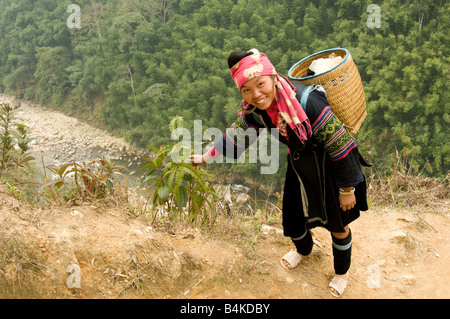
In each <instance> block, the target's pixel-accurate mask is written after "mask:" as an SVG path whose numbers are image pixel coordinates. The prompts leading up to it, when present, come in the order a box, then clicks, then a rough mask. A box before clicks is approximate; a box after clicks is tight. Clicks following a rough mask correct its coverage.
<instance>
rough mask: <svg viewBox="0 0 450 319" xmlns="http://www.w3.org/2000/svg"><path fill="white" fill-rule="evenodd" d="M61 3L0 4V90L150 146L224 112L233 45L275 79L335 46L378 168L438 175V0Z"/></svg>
mask: <svg viewBox="0 0 450 319" xmlns="http://www.w3.org/2000/svg"><path fill="white" fill-rule="evenodd" d="M72 3H73V1H72V0H65V1H51V0H38V1H34V0H0V8H1V10H0V62H1V65H0V92H1V91H3V92H5V93H8V94H14V95H16V97H17V98H24V99H30V100H34V101H38V102H41V103H45V104H47V105H49V106H52V107H54V108H58V109H61V110H63V111H64V112H67V113H71V114H78V115H80V116H81V115H83V114H84V116H86V114H91V116H92V117H94V118H95V119H98V121H99V123H102V125H104V126H106V127H108V128H109V129H110V130H111V131H114V132H115V133H117V134H120V135H123V136H125V137H126V138H128V139H129V140H130V141H131V142H133V143H135V144H137V145H140V146H146V145H155V146H157V145H160V144H167V143H170V142H171V136H170V131H169V125H168V124H169V122H170V120H171V119H172V118H173V117H174V116H176V115H178V116H181V117H183V119H184V123H185V125H186V126H187V127H189V128H192V126H193V121H194V120H203V128H204V129H206V128H208V127H217V128H219V129H221V130H224V129H225V127H226V126H227V124H229V123H231V122H232V121H233V120H234V118H235V116H236V115H237V110H238V108H239V101H240V97H239V94H238V92H237V90H236V89H235V86H234V84H233V83H232V80H231V77H230V75H229V71H228V68H227V63H226V59H227V57H228V55H229V53H230V52H231V51H233V50H236V49H242V50H248V49H251V48H258V49H259V50H260V51H262V52H264V53H266V54H267V55H268V56H269V58H270V59H271V61H272V62H273V63H274V65H275V66H276V68H277V70H278V72H280V73H282V74H285V75H287V71H288V70H289V68H290V67H291V66H292V65H293V64H294V63H296V62H297V61H299V60H300V59H302V58H304V57H306V56H307V55H309V54H312V53H314V52H317V51H320V50H323V49H328V48H333V47H345V48H347V49H349V50H350V52H351V53H352V56H353V59H354V60H355V62H356V64H357V66H358V69H359V71H360V74H361V78H362V80H363V84H364V89H365V94H366V99H367V111H368V116H367V118H366V121H365V123H364V124H363V126H362V128H361V130H360V132H359V133H358V136H357V139H358V142H359V144H360V145H361V151H362V152H363V153H364V154H365V156H367V157H368V160H370V161H372V162H374V163H375V165H376V167H377V170H378V172H380V173H384V172H385V171H388V170H389V168H390V167H391V165H392V164H393V163H394V162H395V161H396V158H395V156H396V154H397V153H396V151H398V152H399V154H401V156H402V158H403V159H405V161H407V165H412V167H413V168H414V169H416V170H417V171H420V172H421V173H422V174H424V175H431V176H444V175H446V174H447V173H448V171H449V168H450V146H449V143H448V142H447V137H448V136H449V135H450V130H449V126H450V112H449V102H448V101H449V91H448V82H447V81H449V80H450V76H449V75H450V71H449V67H450V55H449V48H450V43H449V36H448V30H449V29H450V25H449V24H450V4H449V2H448V1H444V0H411V1H404V0H385V1H374V0H364V1H357V0H337V1H331V0H320V1H311V0H282V1H267V0H258V1H256V0H221V1H219V0H203V1H199V0H123V1H105V0H92V1H91V0H78V1H77V2H76V4H77V5H78V6H79V8H80V12H79V19H78V20H79V22H81V27H80V28H78V27H76V26H75V27H73V25H71V24H70V23H69V22H70V21H69V22H68V21H67V19H68V18H69V17H70V16H71V14H73V12H75V11H73V12H72V11H70V12H68V10H67V8H68V6H69V5H70V4H72ZM372 4H375V5H376V6H373V5H372ZM371 5H372V6H371ZM377 9H379V10H377ZM75 19H77V18H75ZM281 162H283V161H281ZM235 169H236V170H238V171H239V170H242V165H241V166H240V167H236V168H235ZM256 169H257V167H256V165H252V170H249V171H250V172H252V171H253V172H256Z"/></svg>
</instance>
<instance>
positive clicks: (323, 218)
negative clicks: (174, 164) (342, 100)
mask: <svg viewBox="0 0 450 319" xmlns="http://www.w3.org/2000/svg"><path fill="white" fill-rule="evenodd" d="M228 66H229V68H230V72H231V76H232V78H233V80H234V82H235V83H236V86H237V87H238V89H239V90H240V93H241V94H242V99H243V106H244V108H243V110H242V112H240V114H239V117H238V119H237V120H236V122H235V123H234V124H233V125H232V127H231V128H229V129H227V131H226V132H225V134H224V136H223V138H221V139H218V140H217V141H216V142H215V143H214V147H213V148H211V149H210V150H209V151H208V152H207V153H205V154H203V155H195V154H194V155H191V158H190V159H191V162H192V163H193V164H194V165H196V164H198V163H208V162H210V161H211V160H212V159H213V158H215V157H217V156H220V155H224V156H227V157H234V158H237V157H239V156H240V154H241V153H242V152H243V151H245V149H246V148H247V147H248V146H249V145H250V144H251V143H252V142H253V141H254V139H253V140H252V139H251V138H249V137H248V136H243V137H240V135H239V134H240V133H239V132H242V131H245V129H248V128H255V129H256V130H257V132H258V130H259V129H263V128H277V129H278V131H279V133H280V134H279V139H280V141H281V142H282V143H284V144H286V145H287V146H288V159H287V160H288V168H287V172H286V181H285V186H284V195H283V210H282V211H283V228H284V235H285V236H288V237H290V238H291V240H292V242H293V243H294V245H295V248H296V249H295V250H291V251H290V252H288V253H287V254H286V255H284V256H283V257H282V259H281V265H282V266H283V267H285V268H286V269H293V268H294V267H296V266H297V265H298V264H299V263H300V261H301V260H302V258H303V257H305V256H307V255H309V254H310V253H311V250H312V248H313V240H312V236H311V232H310V230H309V229H311V228H313V227H317V226H321V227H325V228H326V229H327V230H329V231H330V233H331V238H332V244H333V258H334V270H335V273H336V275H335V276H334V278H333V279H332V280H331V282H330V284H329V291H330V292H331V293H332V294H333V296H335V297H340V296H341V295H342V294H343V293H344V290H345V288H346V287H347V282H348V278H349V273H348V270H349V268H350V261H351V246H352V236H351V230H350V228H349V226H348V225H349V223H350V222H352V221H353V220H355V219H357V218H358V217H359V214H360V213H359V212H360V210H367V200H366V184H365V179H364V175H363V173H362V170H361V164H360V161H361V162H362V163H364V161H363V160H362V158H361V156H360V154H359V152H358V148H357V145H356V143H355V141H354V139H353V137H352V136H351V135H350V134H349V133H348V132H347V131H346V129H345V127H344V125H343V124H342V123H341V122H340V121H339V119H338V118H337V117H336V116H335V115H334V113H333V112H332V111H331V108H330V106H329V103H328V101H327V99H326V96H325V93H324V92H323V89H321V87H317V88H316V89H315V90H313V91H312V92H311V93H310V94H309V97H308V99H307V103H306V105H301V104H300V99H301V93H302V92H303V90H304V89H305V86H304V85H302V84H300V83H297V82H292V83H291V82H290V81H289V80H287V79H286V78H285V77H284V76H282V75H281V74H278V73H277V72H276V70H275V68H274V67H273V65H272V63H271V62H270V61H269V59H268V58H267V56H266V55H265V54H263V53H259V52H258V50H256V49H253V50H250V51H247V52H243V51H236V52H233V53H231V54H230V56H229V58H228ZM237 128H243V129H244V130H237ZM242 139H244V140H245V143H242ZM240 141H241V143H239V142H240Z"/></svg>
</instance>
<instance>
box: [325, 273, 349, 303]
mask: <svg viewBox="0 0 450 319" xmlns="http://www.w3.org/2000/svg"><path fill="white" fill-rule="evenodd" d="M347 283H348V274H347V279H344V278H342V277H339V276H334V278H333V279H332V280H331V281H330V284H329V285H328V290H329V291H330V293H331V294H332V295H333V296H334V297H336V298H339V297H341V296H342V295H343V294H344V291H345V288H347ZM330 288H333V289H334V291H333V290H331V289H330Z"/></svg>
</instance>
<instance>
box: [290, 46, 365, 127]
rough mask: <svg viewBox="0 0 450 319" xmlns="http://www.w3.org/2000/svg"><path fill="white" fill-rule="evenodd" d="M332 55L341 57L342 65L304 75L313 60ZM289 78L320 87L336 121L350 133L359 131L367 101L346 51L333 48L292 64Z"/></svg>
mask: <svg viewBox="0 0 450 319" xmlns="http://www.w3.org/2000/svg"><path fill="white" fill-rule="evenodd" d="M331 53H335V54H336V55H338V56H341V57H342V62H341V63H339V64H338V65H337V66H335V67H334V68H332V69H331V70H328V71H327V72H324V73H321V74H316V75H311V76H305V75H306V74H307V71H308V68H309V66H310V65H311V63H312V62H313V61H314V60H316V59H320V58H328V57H329V55H330V54H331ZM288 76H289V78H290V79H291V80H295V81H299V82H300V83H302V84H304V85H306V86H308V85H313V84H318V85H321V86H322V87H323V88H324V89H325V92H326V95H327V99H328V102H330V107H331V109H332V110H333V112H334V113H335V114H336V116H337V117H338V118H339V120H340V121H341V122H342V123H344V124H345V126H346V127H347V129H348V131H349V132H350V133H351V134H353V135H354V134H356V133H357V132H358V130H359V128H360V126H361V124H362V122H363V121H364V119H365V117H366V115H367V112H366V98H365V95H364V89H363V85H362V82H361V77H360V75H359V72H358V69H357V67H356V65H355V63H354V62H353V59H352V56H351V54H350V52H349V51H348V50H347V49H343V48H334V49H328V50H324V51H320V52H317V53H314V54H312V55H310V56H308V57H306V58H304V59H302V60H300V61H299V62H297V63H296V64H294V65H293V66H292V67H291V68H290V70H289V73H288Z"/></svg>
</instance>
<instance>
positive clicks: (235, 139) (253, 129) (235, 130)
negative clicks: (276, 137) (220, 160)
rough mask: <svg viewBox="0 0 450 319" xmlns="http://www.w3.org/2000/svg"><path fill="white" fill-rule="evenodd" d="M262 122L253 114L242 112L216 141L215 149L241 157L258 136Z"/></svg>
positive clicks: (228, 155) (234, 156) (231, 155)
mask: <svg viewBox="0 0 450 319" xmlns="http://www.w3.org/2000/svg"><path fill="white" fill-rule="evenodd" d="M260 128H261V124H260V123H258V122H257V121H256V119H255V118H254V116H253V115H252V114H244V113H242V114H240V115H239V117H238V118H237V119H236V121H235V122H234V123H233V124H232V125H231V127H229V128H227V129H226V130H225V133H224V134H223V137H222V138H219V139H218V140H217V141H216V142H215V143H214V151H215V152H216V153H217V152H219V153H220V154H222V155H225V156H226V157H230V158H239V157H240V156H241V155H242V153H243V152H244V151H245V150H246V149H247V148H248V147H249V146H250V145H252V144H253V143H254V142H255V141H256V140H257V138H258V135H259V129H260ZM215 156H217V155H215Z"/></svg>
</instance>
